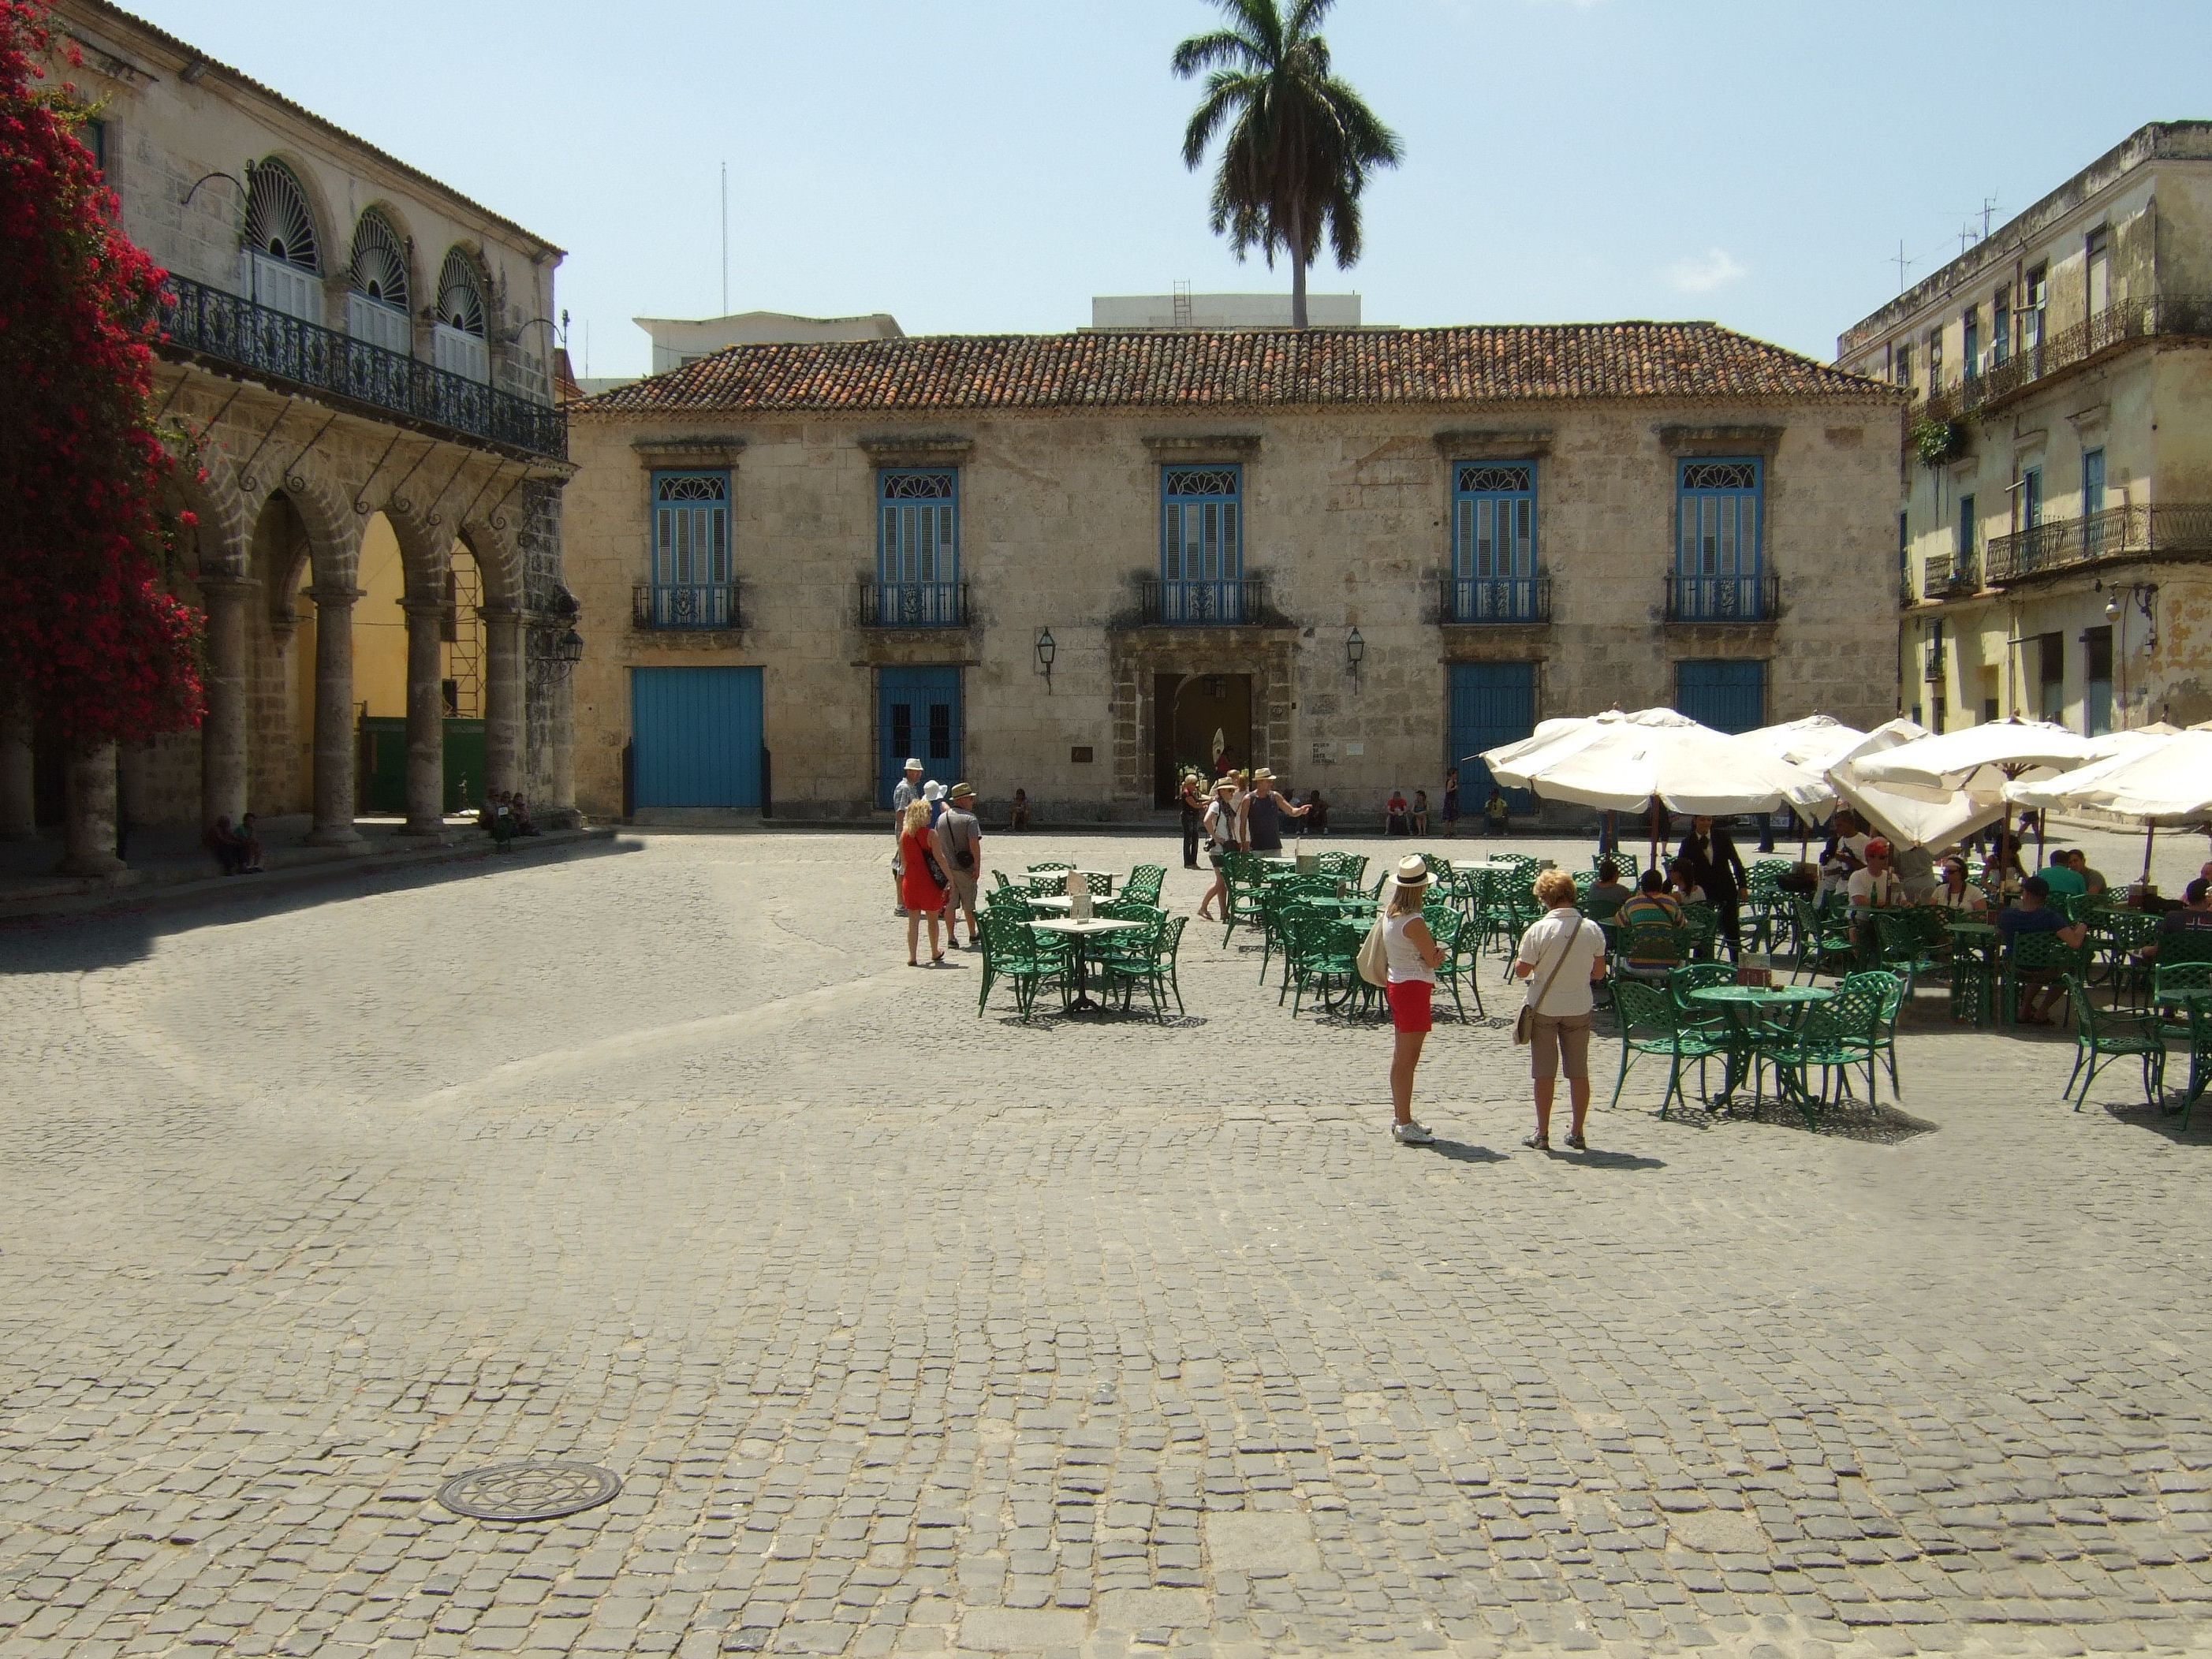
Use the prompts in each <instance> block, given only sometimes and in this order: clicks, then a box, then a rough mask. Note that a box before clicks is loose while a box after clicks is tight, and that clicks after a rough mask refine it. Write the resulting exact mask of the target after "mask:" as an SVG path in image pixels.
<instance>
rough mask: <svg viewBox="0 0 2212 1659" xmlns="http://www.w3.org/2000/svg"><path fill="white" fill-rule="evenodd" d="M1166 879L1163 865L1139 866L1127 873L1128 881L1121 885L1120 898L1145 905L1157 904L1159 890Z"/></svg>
mask: <svg viewBox="0 0 2212 1659" xmlns="http://www.w3.org/2000/svg"><path fill="white" fill-rule="evenodd" d="M1167 878H1168V867H1167V866H1165V865H1164V864H1140V865H1139V866H1137V867H1136V868H1135V869H1133V870H1132V871H1131V872H1129V878H1128V880H1127V881H1125V882H1123V883H1122V884H1121V896H1122V897H1123V898H1133V899H1136V900H1139V901H1140V902H1143V903H1146V904H1158V902H1160V889H1161V887H1162V886H1163V885H1164V884H1165V883H1166V881H1167Z"/></svg>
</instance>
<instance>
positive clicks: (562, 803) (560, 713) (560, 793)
mask: <svg viewBox="0 0 2212 1659" xmlns="http://www.w3.org/2000/svg"><path fill="white" fill-rule="evenodd" d="M552 703H553V716H552V725H553V744H552V752H553V777H552V787H553V799H552V801H551V803H550V809H551V810H550V811H549V812H548V814H547V817H546V822H547V823H549V824H550V825H551V826H553V827H554V828H556V829H574V828H575V827H576V824H577V823H578V821H579V818H580V814H579V813H578V812H577V811H576V676H575V673H574V671H573V670H571V671H568V672H567V673H564V674H562V676H561V678H559V679H558V680H557V681H556V682H555V683H554V685H553V696H552Z"/></svg>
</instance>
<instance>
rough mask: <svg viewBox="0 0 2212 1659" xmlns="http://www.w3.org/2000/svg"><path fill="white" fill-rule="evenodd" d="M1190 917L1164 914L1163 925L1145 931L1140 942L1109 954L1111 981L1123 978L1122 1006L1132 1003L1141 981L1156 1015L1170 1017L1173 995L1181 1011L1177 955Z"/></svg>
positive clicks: (1108, 969) (1107, 968)
mask: <svg viewBox="0 0 2212 1659" xmlns="http://www.w3.org/2000/svg"><path fill="white" fill-rule="evenodd" d="M1189 920H1190V918H1189V917H1188V916H1163V917H1162V918H1161V924H1160V926H1159V927H1158V928H1157V929H1156V930H1154V931H1153V932H1152V933H1148V934H1146V935H1144V936H1143V937H1142V939H1141V941H1140V942H1139V944H1138V945H1134V946H1133V947H1131V948H1129V949H1127V950H1126V951H1114V952H1112V953H1110V954H1109V955H1108V956H1107V957H1106V958H1105V963H1106V972H1107V975H1108V977H1109V982H1112V981H1120V983H1121V1006H1122V1007H1124V1008H1127V1006H1129V1000H1130V998H1131V996H1132V995H1133V994H1134V993H1135V991H1136V988H1137V987H1139V985H1141V986H1143V987H1145V990H1146V994H1148V995H1150V996H1151V998H1152V1013H1153V1016H1154V1018H1158V1019H1163V1020H1164V1019H1165V1018H1167V1017H1168V1005H1167V999H1168V998H1169V996H1170V995H1172V996H1173V997H1174V998H1175V1005H1176V1014H1177V1015H1181V1014H1182V1012H1183V1006H1182V984H1181V982H1180V981H1178V980H1177V979H1176V955H1177V953H1178V951H1180V950H1181V949H1182V930H1183V926H1184V924H1185V923H1187V922H1188V921H1189ZM1129 937H1132V938H1135V937H1137V936H1136V935H1130V936H1129Z"/></svg>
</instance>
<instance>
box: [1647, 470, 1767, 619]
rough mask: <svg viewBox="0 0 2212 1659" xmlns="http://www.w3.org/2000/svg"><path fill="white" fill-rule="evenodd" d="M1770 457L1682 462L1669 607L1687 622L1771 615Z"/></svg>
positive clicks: (1671, 613) (1671, 614)
mask: <svg viewBox="0 0 2212 1659" xmlns="http://www.w3.org/2000/svg"><path fill="white" fill-rule="evenodd" d="M1764 520H1765V464H1764V463H1763V462H1761V461H1759V460H1757V459H1725V460H1720V459H1706V458H1704V457H1699V458H1698V459H1692V460H1685V461H1683V462H1681V463H1680V471H1679V472H1678V475H1677V489H1676V492H1675V520H1674V521H1675V532H1674V584H1673V587H1674V592H1673V603H1672V604H1671V605H1669V607H1668V614H1669V615H1670V616H1672V617H1674V618H1675V619H1676V620H1677V621H1682V622H1756V621H1759V620H1760V619H1761V618H1763V617H1765V607H1766V599H1765V580H1764V578H1765V556H1764V553H1763V550H1762V547H1761V538H1762V536H1763V534H1764V528H1765V526H1764Z"/></svg>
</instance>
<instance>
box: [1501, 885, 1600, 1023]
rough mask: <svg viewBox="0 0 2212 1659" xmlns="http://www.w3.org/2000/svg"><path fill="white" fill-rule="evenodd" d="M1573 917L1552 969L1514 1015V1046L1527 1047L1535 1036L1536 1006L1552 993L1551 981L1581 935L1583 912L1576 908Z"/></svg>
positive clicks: (1557, 976) (1556, 976) (1557, 974)
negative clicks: (1570, 930) (1569, 930)
mask: <svg viewBox="0 0 2212 1659" xmlns="http://www.w3.org/2000/svg"><path fill="white" fill-rule="evenodd" d="M1574 918H1575V926H1574V930H1573V931H1572V932H1571V933H1569V934H1568V935H1567V940H1566V943H1565V945H1561V946H1560V947H1559V960H1558V961H1557V962H1555V963H1553V964H1552V971H1551V972H1550V973H1548V974H1547V975H1544V983H1543V985H1542V986H1541V988H1539V989H1538V991H1537V993H1536V994H1535V995H1534V996H1533V997H1530V998H1529V999H1528V1001H1526V1002H1524V1003H1522V1005H1521V1012H1519V1013H1518V1014H1516V1016H1514V1019H1513V1042H1514V1046H1515V1047H1516V1048H1527V1047H1528V1044H1529V1042H1530V1041H1531V1040H1532V1039H1533V1038H1534V1036H1535V1035H1536V1009H1537V1006H1538V1005H1539V1004H1541V1002H1542V1001H1543V1000H1544V999H1545V998H1546V997H1547V996H1549V995H1551V994H1552V983H1553V981H1554V980H1556V979H1558V978H1559V969H1562V968H1564V967H1565V966H1566V965H1567V958H1568V957H1570V956H1571V955H1573V954H1574V948H1575V941H1576V940H1577V939H1580V938H1581V937H1582V936H1583V913H1582V912H1581V911H1579V910H1577V911H1576V912H1574Z"/></svg>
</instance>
